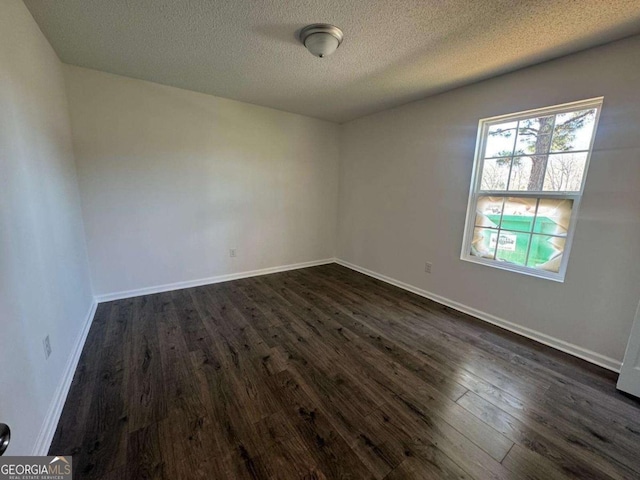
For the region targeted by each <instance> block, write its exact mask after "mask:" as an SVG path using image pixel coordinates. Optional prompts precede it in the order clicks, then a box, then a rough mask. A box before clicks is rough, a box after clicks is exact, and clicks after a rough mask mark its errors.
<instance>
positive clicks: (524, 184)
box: [509, 157, 532, 191]
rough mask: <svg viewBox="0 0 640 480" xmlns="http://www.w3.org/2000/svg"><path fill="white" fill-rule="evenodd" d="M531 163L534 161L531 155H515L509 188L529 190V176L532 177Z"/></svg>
mask: <svg viewBox="0 0 640 480" xmlns="http://www.w3.org/2000/svg"><path fill="white" fill-rule="evenodd" d="M531 165H532V162H531V158H530V157H515V158H514V159H513V168H512V169H511V179H510V180H509V190H513V191H522V190H527V188H528V185H529V178H530V177H531Z"/></svg>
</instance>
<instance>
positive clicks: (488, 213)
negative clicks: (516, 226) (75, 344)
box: [475, 197, 504, 228]
mask: <svg viewBox="0 0 640 480" xmlns="http://www.w3.org/2000/svg"><path fill="white" fill-rule="evenodd" d="M503 204H504V197H478V203H477V204H476V222H475V225H476V226H478V227H489V228H498V224H499V223H500V216H501V215H502V206H503Z"/></svg>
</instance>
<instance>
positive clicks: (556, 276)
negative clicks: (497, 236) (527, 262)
mask: <svg viewBox="0 0 640 480" xmlns="http://www.w3.org/2000/svg"><path fill="white" fill-rule="evenodd" d="M460 260H464V261H465V262H470V263H476V264H478V265H484V266H486V267H492V268H497V269H499V270H506V271H508V272H514V273H520V274H522V275H528V276H530V277H537V278H543V279H545V280H552V281H554V282H558V283H564V277H565V272H563V271H561V272H559V273H554V272H547V271H544V270H536V269H535V268H528V267H521V266H519V265H513V264H510V263H507V262H499V261H496V260H489V259H485V258H481V257H474V256H471V255H468V256H465V255H463V256H461V257H460Z"/></svg>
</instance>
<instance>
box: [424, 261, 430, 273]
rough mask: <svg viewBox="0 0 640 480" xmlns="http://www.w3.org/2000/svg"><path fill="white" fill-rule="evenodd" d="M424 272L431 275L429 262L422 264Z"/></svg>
mask: <svg viewBox="0 0 640 480" xmlns="http://www.w3.org/2000/svg"><path fill="white" fill-rule="evenodd" d="M424 271H425V272H427V273H431V262H427V263H425V264H424Z"/></svg>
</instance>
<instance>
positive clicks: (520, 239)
mask: <svg viewBox="0 0 640 480" xmlns="http://www.w3.org/2000/svg"><path fill="white" fill-rule="evenodd" d="M529 237H531V235H530V234H529V233H522V232H509V231H507V230H500V235H499V236H498V232H494V233H492V234H491V238H490V239H489V245H490V246H491V245H495V244H496V243H497V249H496V259H497V260H502V261H505V262H509V263H515V264H516V265H522V266H524V264H525V262H526V260H527V250H528V248H529Z"/></svg>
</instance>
